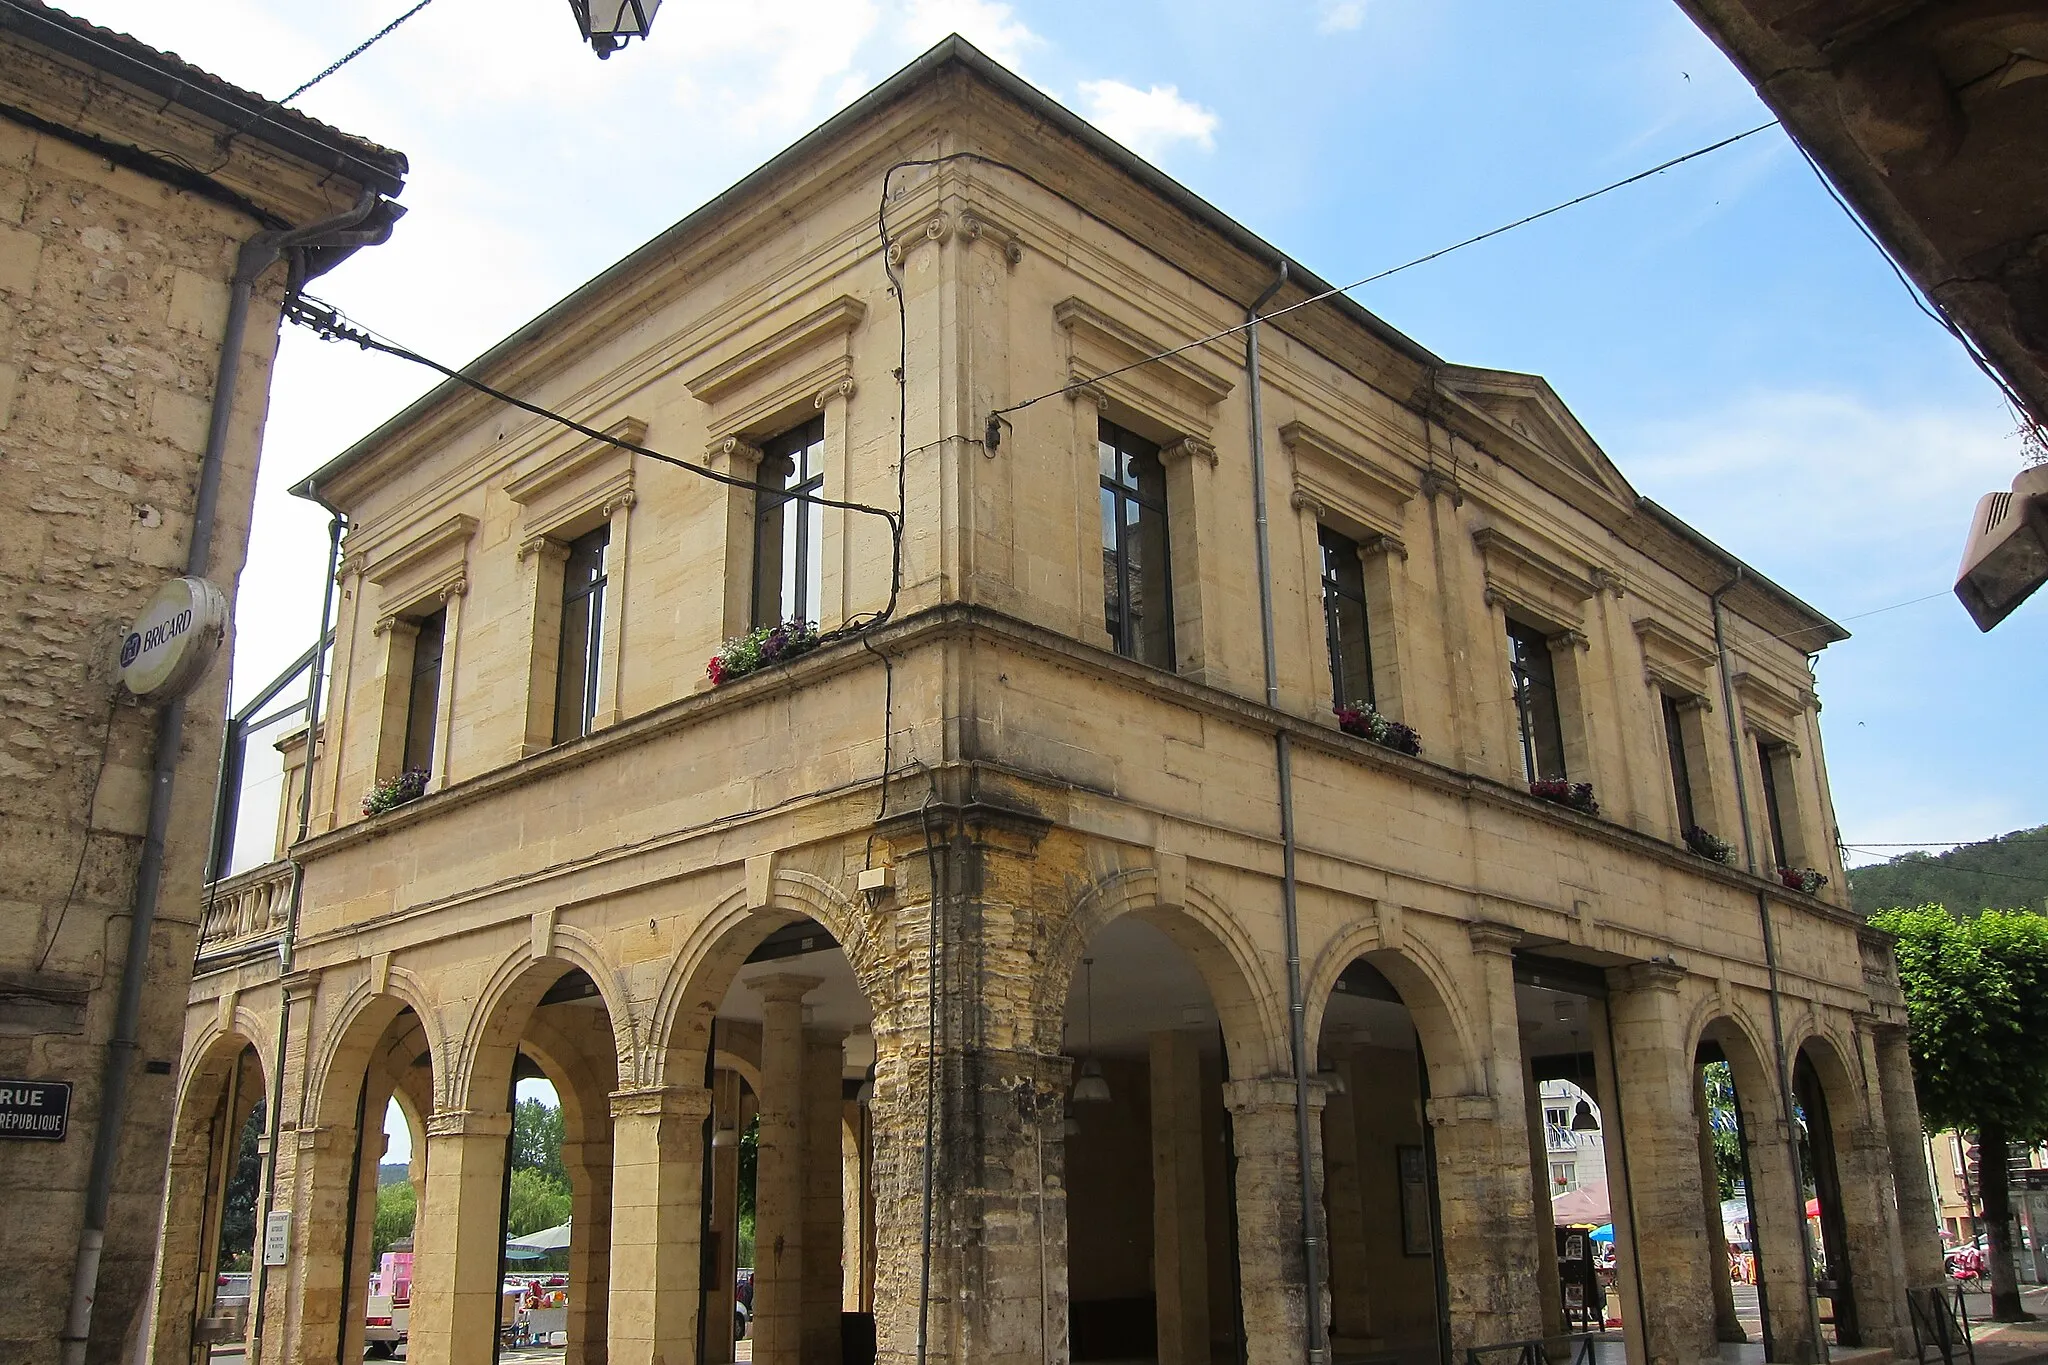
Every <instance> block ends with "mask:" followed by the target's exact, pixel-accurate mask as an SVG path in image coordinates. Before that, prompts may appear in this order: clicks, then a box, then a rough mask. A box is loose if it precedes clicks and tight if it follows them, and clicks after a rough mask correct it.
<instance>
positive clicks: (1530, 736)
mask: <svg viewBox="0 0 2048 1365" xmlns="http://www.w3.org/2000/svg"><path fill="white" fill-rule="evenodd" d="M1508 666H1509V670H1510V672H1511V673H1512V674H1513V676H1514V701H1515V719H1516V723H1517V725H1518V726H1519V728H1520V731H1521V741H1522V771H1523V772H1524V773H1525V774H1526V775H1527V776H1528V779H1529V780H1530V781H1531V782H1535V781H1539V780H1544V779H1551V780H1556V779H1562V778H1563V777H1564V775H1565V771H1564V727H1563V725H1562V724H1561V723H1560V722H1559V720H1558V715H1557V672H1556V667H1555V665H1553V664H1552V662H1551V659H1550V641H1549V640H1548V639H1547V638H1546V637H1545V636H1544V634H1543V632H1542V631H1540V630H1538V629H1536V628H1535V627H1534V626H1526V625H1523V624H1522V623H1521V622H1520V621H1517V620H1514V619H1513V618H1512V617H1511V618H1509V620H1508Z"/></svg>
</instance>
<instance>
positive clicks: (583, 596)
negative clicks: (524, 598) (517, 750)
mask: <svg viewBox="0 0 2048 1365" xmlns="http://www.w3.org/2000/svg"><path fill="white" fill-rule="evenodd" d="M611 532H612V528H611V523H610V522H601V523H599V524H598V525H597V526H596V527H594V528H592V529H591V530H589V531H586V532H584V533H583V534H582V535H580V536H577V537H576V538H575V539H574V540H571V541H569V542H568V544H567V546H566V549H567V551H568V555H567V558H566V559H565V560H564V562H563V565H562V612H561V621H560V626H559V629H558V631H557V637H556V652H555V702H554V728H553V732H552V742H553V743H555V744H566V743H568V742H569V741H570V740H574V739H582V738H583V737H584V736H586V735H588V734H589V733H590V732H591V731H592V729H594V728H595V725H596V721H597V708H598V702H599V700H600V698H601V697H602V695H603V692H602V682H603V672H604V608H605V595H606V589H607V588H608V587H609V585H610V583H611V572H610V570H611V539H612V535H611ZM592 549H594V550H595V552H596V553H595V557H594V563H595V573H594V574H591V575H590V576H589V577H587V578H586V579H585V581H583V582H581V583H579V582H577V581H576V579H577V566H578V565H579V564H585V565H588V564H591V563H592V562H593V560H592V557H591V554H590V552H591V550H592ZM579 607H581V608H582V609H583V610H582V611H581V621H582V632H583V649H582V658H581V660H580V661H578V660H572V658H571V654H570V638H569V637H570V627H571V626H572V624H575V622H576V620H577V612H578V608H579ZM572 663H575V664H576V667H575V668H574V671H573V672H572V670H571V664H572ZM572 681H573V682H574V683H575V684H576V686H577V687H578V689H579V690H580V693H581V697H580V702H579V704H578V706H577V708H576V710H577V713H578V714H577V715H576V718H575V719H576V724H575V726H574V728H573V730H572V729H571V728H569V727H567V726H565V725H564V724H563V719H564V717H563V706H564V704H565V703H566V702H567V701H568V700H569V687H570V684H571V682H572Z"/></svg>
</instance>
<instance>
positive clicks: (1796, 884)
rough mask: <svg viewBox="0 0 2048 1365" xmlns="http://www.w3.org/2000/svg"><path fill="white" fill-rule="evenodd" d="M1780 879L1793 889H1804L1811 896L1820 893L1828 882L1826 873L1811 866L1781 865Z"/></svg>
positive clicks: (1779, 870)
mask: <svg viewBox="0 0 2048 1365" xmlns="http://www.w3.org/2000/svg"><path fill="white" fill-rule="evenodd" d="M1778 880H1779V881H1781V882H1783V883H1784V884H1785V885H1786V886H1787V887H1789V888H1790V889H1791V890H1794V891H1803V892H1805V893H1806V894H1807V895H1809V896H1815V895H1819V894H1820V889H1821V888H1822V887H1823V886H1826V885H1827V884H1828V879H1827V877H1826V876H1825V875H1823V874H1821V873H1819V872H1816V871H1814V870H1813V869H1812V868H1810V867H1781V868H1779V869H1778Z"/></svg>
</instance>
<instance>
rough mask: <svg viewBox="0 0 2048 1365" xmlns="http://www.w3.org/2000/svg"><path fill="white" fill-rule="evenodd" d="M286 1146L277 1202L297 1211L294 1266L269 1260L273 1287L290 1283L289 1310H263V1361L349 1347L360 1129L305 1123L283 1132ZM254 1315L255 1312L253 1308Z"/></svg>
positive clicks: (259, 1236)
mask: <svg viewBox="0 0 2048 1365" xmlns="http://www.w3.org/2000/svg"><path fill="white" fill-rule="evenodd" d="M278 1141H279V1143H280V1144H281V1146H282V1148H283V1151H282V1153H281V1154H280V1156H279V1161H278V1170H277V1181H278V1185H277V1198H276V1201H275V1202H274V1204H273V1205H272V1207H273V1208H276V1209H289V1210H290V1211H291V1214H292V1235H291V1245H292V1258H291V1264H289V1265H282V1266H270V1267H268V1268H267V1272H266V1274H265V1280H266V1282H267V1283H268V1284H269V1285H270V1286H271V1287H272V1290H273V1292H275V1291H276V1290H277V1289H281V1288H283V1287H284V1286H287V1285H289V1286H290V1290H289V1302H290V1308H289V1310H288V1312H286V1313H280V1312H278V1309H279V1304H278V1303H277V1302H276V1301H275V1300H273V1301H272V1302H271V1303H270V1305H269V1306H268V1307H267V1308H266V1309H265V1311H264V1322H263V1333H264V1337H265V1338H266V1340H265V1343H264V1346H265V1352H264V1355H263V1359H264V1360H266V1361H273V1360H275V1361H283V1360H292V1361H296V1360H297V1359H299V1358H300V1357H301V1356H312V1357H321V1356H332V1355H335V1354H337V1353H338V1352H340V1351H341V1349H342V1345H341V1343H342V1337H343V1333H344V1331H345V1326H346V1320H345V1318H344V1316H343V1311H342V1303H341V1282H342V1276H343V1272H342V1262H343V1250H344V1248H345V1247H346V1246H347V1242H348V1197H349V1187H350V1185H351V1184H353V1183H354V1181H355V1177H356V1168H355V1133H354V1132H353V1131H343V1130H342V1129H339V1128H299V1129H295V1130H286V1131H285V1132H283V1133H281V1134H279V1135H278ZM262 1258H263V1228H262V1205H261V1204H260V1203H259V1204H258V1205H257V1228H256V1257H255V1259H256V1260H258V1261H260V1260H262ZM252 1317H253V1311H252Z"/></svg>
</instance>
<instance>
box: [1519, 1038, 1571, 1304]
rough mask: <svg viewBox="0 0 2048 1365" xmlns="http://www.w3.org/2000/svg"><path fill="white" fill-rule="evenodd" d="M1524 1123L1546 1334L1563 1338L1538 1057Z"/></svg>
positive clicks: (1527, 1065)
mask: <svg viewBox="0 0 2048 1365" xmlns="http://www.w3.org/2000/svg"><path fill="white" fill-rule="evenodd" d="M1523 1051H1524V1052H1525V1053H1526V1052H1527V1049H1526V1048H1524V1049H1523ZM1522 1122H1523V1123H1524V1124H1526V1125H1527V1126H1528V1129H1529V1230H1530V1233H1531V1234H1532V1235H1533V1236H1534V1237H1535V1238H1536V1282H1537V1292H1538V1294H1539V1295H1540V1296H1541V1303H1540V1305H1539V1307H1540V1308H1541V1310H1542V1313H1543V1334H1544V1335H1545V1336H1553V1337H1556V1336H1563V1335H1564V1330H1565V1325H1564V1284H1563V1281H1562V1279H1561V1277H1560V1276H1559V1275H1558V1272H1557V1217H1556V1214H1555V1212H1554V1211H1553V1210H1552V1209H1551V1207H1550V1189H1551V1186H1550V1129H1549V1127H1548V1126H1547V1125H1546V1124H1545V1123H1544V1122H1543V1084H1542V1082H1540V1081H1538V1080H1537V1079H1536V1067H1535V1059H1534V1058H1527V1059H1525V1061H1524V1063H1523V1066H1522Z"/></svg>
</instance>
